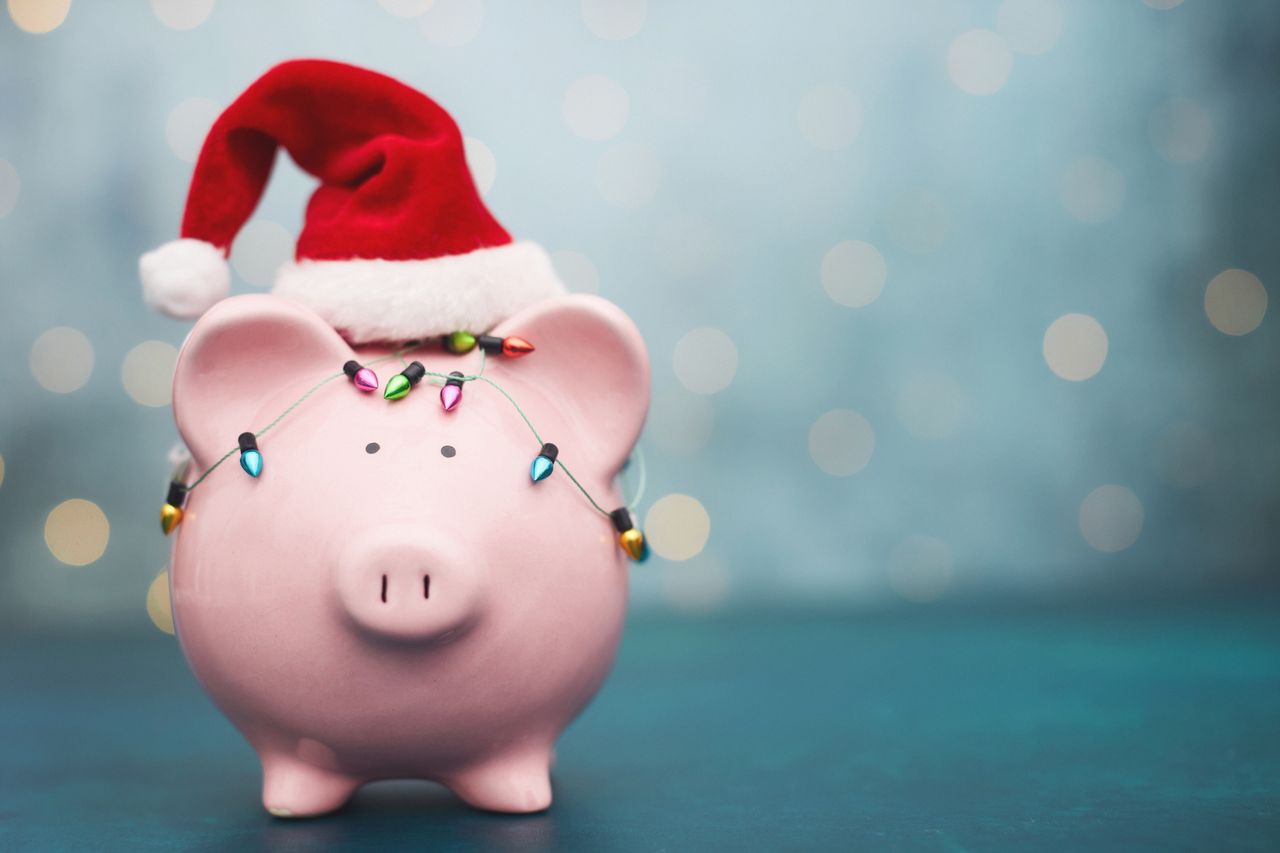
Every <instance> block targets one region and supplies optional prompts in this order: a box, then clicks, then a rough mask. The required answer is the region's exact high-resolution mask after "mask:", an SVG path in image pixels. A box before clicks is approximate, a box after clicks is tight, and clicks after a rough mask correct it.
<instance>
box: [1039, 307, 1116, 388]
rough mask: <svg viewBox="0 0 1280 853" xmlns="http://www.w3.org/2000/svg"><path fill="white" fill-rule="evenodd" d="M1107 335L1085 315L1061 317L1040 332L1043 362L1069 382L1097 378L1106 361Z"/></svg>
mask: <svg viewBox="0 0 1280 853" xmlns="http://www.w3.org/2000/svg"><path fill="white" fill-rule="evenodd" d="M1108 346H1109V344H1108V341H1107V333H1106V330H1104V329H1103V328H1102V324H1101V323H1099V322H1098V321H1097V320H1095V319H1093V318H1092V317H1090V316H1089V315H1088V314H1063V315H1062V316H1061V317H1059V318H1058V319H1056V320H1054V321H1053V322H1052V323H1050V324H1049V328H1048V329H1046V330H1045V333H1044V344H1043V351H1044V360H1045V363H1047V364H1048V365H1049V369H1050V370H1052V371H1053V372H1054V373H1056V374H1058V375H1059V376H1061V377H1062V378H1063V379H1067V380H1070V381H1071V382H1083V381H1084V380H1086V379H1091V378H1092V377H1094V376H1097V375H1098V371H1100V370H1102V365H1103V364H1105V363H1106V360H1107V349H1108Z"/></svg>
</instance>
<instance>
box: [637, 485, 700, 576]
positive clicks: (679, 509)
mask: <svg viewBox="0 0 1280 853" xmlns="http://www.w3.org/2000/svg"><path fill="white" fill-rule="evenodd" d="M644 535H645V539H646V540H648V542H649V547H650V548H652V549H653V552H654V553H655V554H657V555H658V556H659V557H663V558H665V559H668V560H676V561H681V560H689V559H692V558H693V557H696V556H698V554H700V553H701V552H702V549H703V547H705V546H706V544H707V539H708V537H710V536H711V516H709V515H707V510H706V509H705V508H704V507H703V506H702V504H701V503H700V502H699V501H698V499H697V498H693V497H690V496H689V495H682V494H671V495H666V496H664V497H661V498H659V499H658V500H656V501H654V503H653V506H651V507H649V512H648V513H647V514H646V515H645V517H644Z"/></svg>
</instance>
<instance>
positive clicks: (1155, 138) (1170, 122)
mask: <svg viewBox="0 0 1280 853" xmlns="http://www.w3.org/2000/svg"><path fill="white" fill-rule="evenodd" d="M1147 131H1148V133H1149V134H1150V136H1151V144H1152V146H1154V147H1155V149H1156V153H1158V154H1159V155H1160V156H1161V157H1163V158H1164V159H1166V160H1168V161H1169V162H1170V163H1193V162H1195V161H1196V160H1203V159H1204V157H1205V155H1206V154H1208V153H1209V146H1210V145H1211V144H1212V143H1213V123H1212V122H1211V121H1210V120H1209V114H1208V113H1206V112H1205V111H1204V107H1202V106H1200V105H1199V104H1197V103H1196V102H1195V101H1191V100H1188V99H1186V98H1171V99H1170V100H1168V101H1165V102H1164V103H1163V104H1161V105H1160V106H1158V107H1156V108H1155V110H1153V111H1152V113H1151V118H1150V120H1149V121H1148V122H1147Z"/></svg>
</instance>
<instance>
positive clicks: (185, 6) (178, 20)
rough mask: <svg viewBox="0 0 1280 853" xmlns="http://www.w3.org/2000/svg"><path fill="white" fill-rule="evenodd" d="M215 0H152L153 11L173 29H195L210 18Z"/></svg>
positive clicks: (161, 21) (162, 21) (163, 22)
mask: <svg viewBox="0 0 1280 853" xmlns="http://www.w3.org/2000/svg"><path fill="white" fill-rule="evenodd" d="M213 4H214V0H151V11H152V12H154V13H155V16H156V17H157V18H159V19H160V23H162V24H164V25H165V26H166V27H168V28H169V29H171V30H193V29H195V28H196V27H198V26H200V25H201V24H203V23H204V22H205V21H207V20H208V19H209V15H210V13H212V12H213Z"/></svg>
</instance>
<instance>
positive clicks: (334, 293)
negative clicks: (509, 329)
mask: <svg viewBox="0 0 1280 853" xmlns="http://www.w3.org/2000/svg"><path fill="white" fill-rule="evenodd" d="M273 292H274V293H275V294H276V295H277V296H285V297H288V298H289V299H293V300H295V301H297V302H301V303H302V304H303V305H306V306H307V307H308V308H310V309H311V310H313V311H315V312H316V313H317V314H319V315H320V316H321V317H323V318H324V319H325V320H326V321H328V323H329V325H331V326H333V327H334V328H335V329H337V330H338V331H340V332H342V334H343V335H344V336H345V337H346V338H347V340H348V341H350V342H351V343H356V344H363V343H371V342H374V341H381V342H386V341H408V340H412V339H414V338H423V337H428V336H431V335H443V334H447V333H449V332H456V331H460V330H461V331H469V332H485V331H488V330H489V329H491V328H493V326H494V325H495V324H497V323H499V322H500V321H502V320H505V319H506V318H507V317H510V316H511V315H513V314H515V313H516V312H518V311H520V310H521V309H523V308H527V307H528V306H530V305H532V304H533V303H535V302H539V301H541V300H543V299H547V298H548V297H552V296H557V295H559V294H562V293H564V292H565V287H564V285H563V284H562V283H561V282H560V279H559V278H558V277H557V276H556V272H555V269H554V268H553V267H552V266H551V258H549V257H548V256H547V253H546V251H545V250H544V249H543V248H542V247H541V246H539V245H538V244H537V243H530V242H522V243H509V244H508V245H505V246H495V247H493V248H490V249H477V250H476V251H474V252H468V253H467V254H465V255H448V256H446V257H442V258H431V259H429V260H421V261H384V260H370V259H362V258H355V259H352V260H348V261H298V262H296V263H289V264H285V265H284V266H282V267H281V268H280V271H279V272H277V273H276V284H275V287H274V288H273Z"/></svg>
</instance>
